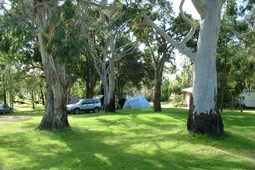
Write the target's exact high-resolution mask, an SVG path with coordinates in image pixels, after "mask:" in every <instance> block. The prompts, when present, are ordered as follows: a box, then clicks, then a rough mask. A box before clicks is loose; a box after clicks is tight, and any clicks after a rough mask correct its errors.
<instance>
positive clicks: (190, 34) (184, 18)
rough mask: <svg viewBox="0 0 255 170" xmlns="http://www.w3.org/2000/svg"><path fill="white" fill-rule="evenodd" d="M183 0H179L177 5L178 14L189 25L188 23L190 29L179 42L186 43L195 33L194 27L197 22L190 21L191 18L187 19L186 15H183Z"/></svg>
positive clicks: (195, 27)
mask: <svg viewBox="0 0 255 170" xmlns="http://www.w3.org/2000/svg"><path fill="white" fill-rule="evenodd" d="M184 2H185V0H182V1H181V4H180V6H179V9H180V14H181V17H182V19H183V20H185V21H186V22H187V23H188V24H189V25H190V27H191V28H190V31H189V32H188V34H187V35H186V36H185V37H184V38H183V40H182V41H181V43H183V44H186V43H187V42H188V41H189V40H191V39H192V37H193V35H194V34H195V33H196V29H197V24H196V22H194V21H192V20H191V19H189V18H188V17H186V16H185V14H184V12H183V4H184Z"/></svg>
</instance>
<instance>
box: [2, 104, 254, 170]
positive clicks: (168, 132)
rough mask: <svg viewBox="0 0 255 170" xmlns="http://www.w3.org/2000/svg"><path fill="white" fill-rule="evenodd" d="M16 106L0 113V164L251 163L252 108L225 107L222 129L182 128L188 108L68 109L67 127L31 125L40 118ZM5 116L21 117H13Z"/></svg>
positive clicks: (133, 166)
mask: <svg viewBox="0 0 255 170" xmlns="http://www.w3.org/2000/svg"><path fill="white" fill-rule="evenodd" d="M26 107H27V106H24V107H18V108H17V110H16V113H14V114H9V115H1V116H0V120H1V119H2V120H5V119H6V120H7V121H0V139H1V140H0V169H1V170H2V169H3V170H13V169H24V170H27V169H33V170H37V169H52V170H54V169H75V170H76V169H84V170H90V169H91V170H101V169H103V170H104V169H105V170H108V169H109V170H114V169H116V170H119V169H127V170H138V169H144V170H150V169H167V170H169V169H196V170H198V169H212V170H220V169H226V170H229V169H251V170H252V169H253V170H254V169H255V112H252V111H245V112H244V113H240V112H237V111H226V112H224V113H223V114H222V115H223V120H224V125H225V135H224V136H222V137H213V136H209V135H195V134H191V133H188V132H187V131H186V116H187V111H186V110H181V109H165V110H164V111H163V112H162V113H154V112H153V111H152V110H128V111H118V112H116V113H114V114H109V113H103V112H100V113H97V114H81V115H69V122H70V125H71V128H70V129H65V130H64V131H61V132H56V131H55V132H54V131H40V130H37V129H35V127H37V125H38V124H39V122H40V120H41V118H42V108H41V107H40V108H37V110H36V111H33V110H26ZM9 116H14V117H15V116H16V117H20V118H21V119H17V120H15V119H13V120H12V119H11V121H8V118H9Z"/></svg>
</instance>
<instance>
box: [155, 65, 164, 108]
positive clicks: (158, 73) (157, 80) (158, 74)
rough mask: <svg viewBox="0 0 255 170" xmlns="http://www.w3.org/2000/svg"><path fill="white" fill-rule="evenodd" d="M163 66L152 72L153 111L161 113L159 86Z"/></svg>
mask: <svg viewBox="0 0 255 170" xmlns="http://www.w3.org/2000/svg"><path fill="white" fill-rule="evenodd" d="M163 67H164V65H163V64H162V65H160V66H159V68H155V70H154V100H153V104H154V111H155V112H161V111H162V109H161V103H160V101H161V84H162V74H163Z"/></svg>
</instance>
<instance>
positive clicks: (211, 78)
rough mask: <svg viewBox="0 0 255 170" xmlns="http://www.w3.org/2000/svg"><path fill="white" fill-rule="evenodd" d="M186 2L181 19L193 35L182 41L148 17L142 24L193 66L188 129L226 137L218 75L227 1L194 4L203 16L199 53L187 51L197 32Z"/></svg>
mask: <svg viewBox="0 0 255 170" xmlns="http://www.w3.org/2000/svg"><path fill="white" fill-rule="evenodd" d="M184 2H185V0H181V4H180V13H181V17H182V18H183V19H184V20H185V21H186V22H187V23H189V25H190V26H191V29H190V32H188V33H187V34H186V36H185V37H184V38H183V39H182V40H181V41H180V42H178V41H176V40H174V39H173V37H171V36H169V35H168V34H167V33H166V32H165V31H164V30H163V29H162V28H160V27H159V26H157V25H156V24H155V23H154V22H153V21H152V20H151V19H150V18H149V17H148V16H147V15H146V14H143V18H142V21H145V22H147V24H148V25H150V26H151V27H153V28H154V29H155V30H156V31H157V33H158V34H160V35H161V36H162V37H163V38H164V39H165V40H166V41H167V42H168V43H171V44H172V45H173V46H174V47H175V48H176V49H178V50H179V52H180V53H182V54H184V55H186V56H187V57H189V58H190V60H191V62H193V63H194V67H195V68H194V71H193V98H192V101H193V106H192V107H190V108H191V109H190V111H189V115H188V122H187V129H188V130H189V131H192V132H196V133H212V134H216V135H220V134H222V133H223V123H222V119H221V116H220V113H219V111H218V108H217V101H216V99H217V74H216V50H217V42H218V37H219V28H220V19H221V18H220V13H221V9H222V6H223V4H224V2H225V0H192V3H193V4H194V6H195V8H196V10H197V12H198V13H199V15H200V18H201V21H200V31H199V39H198V43H197V52H196V51H195V50H194V49H191V48H189V47H187V45H186V44H187V42H188V41H189V40H191V38H192V37H193V35H194V34H195V32H196V29H197V24H196V23H195V22H194V21H192V20H191V19H189V18H188V17H186V16H185V14H184V12H183V10H182V7H183V4H184Z"/></svg>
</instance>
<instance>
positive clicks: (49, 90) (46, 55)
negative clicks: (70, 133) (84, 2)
mask: <svg viewBox="0 0 255 170" xmlns="http://www.w3.org/2000/svg"><path fill="white" fill-rule="evenodd" d="M10 3H11V7H10V9H9V10H6V14H8V13H9V14H10V16H12V18H15V20H13V22H12V24H13V25H14V24H15V22H17V23H21V24H20V25H22V24H24V22H25V23H29V24H30V25H31V27H30V28H29V29H27V30H26V32H29V33H31V34H32V35H33V39H32V40H31V41H30V42H34V44H35V46H37V45H38V47H39V51H40V57H41V62H42V67H43V69H44V75H45V79H46V84H47V85H46V99H47V101H46V106H45V112H44V115H43V118H42V121H41V123H40V125H39V128H40V129H62V128H64V127H68V126H69V123H68V119H67V114H66V101H67V76H66V63H68V62H69V60H71V59H73V58H75V57H78V56H79V52H80V48H79V46H80V44H79V41H78V40H77V37H78V32H79V29H78V27H76V26H77V20H76V19H75V17H76V10H75V5H74V3H72V2H71V1H68V0H67V1H60V0H59V1H58V0H57V1H48V0H34V1H32V0H24V1H10ZM17 29H18V28H17ZM22 32H23V33H24V34H23V37H26V36H25V33H26V32H25V31H22Z"/></svg>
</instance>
